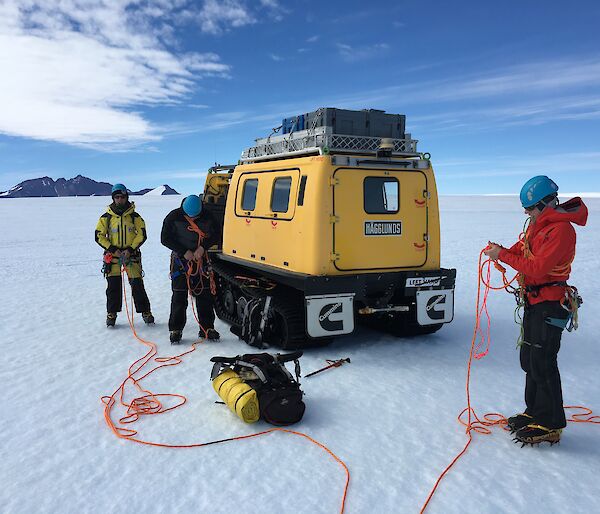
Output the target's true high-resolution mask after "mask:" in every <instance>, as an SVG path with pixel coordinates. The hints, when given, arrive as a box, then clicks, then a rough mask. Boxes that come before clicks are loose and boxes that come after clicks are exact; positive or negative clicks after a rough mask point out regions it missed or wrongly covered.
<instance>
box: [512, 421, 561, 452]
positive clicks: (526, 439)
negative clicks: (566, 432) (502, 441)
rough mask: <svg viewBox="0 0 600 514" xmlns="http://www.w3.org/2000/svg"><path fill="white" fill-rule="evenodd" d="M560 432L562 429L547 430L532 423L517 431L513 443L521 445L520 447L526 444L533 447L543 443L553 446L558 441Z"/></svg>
mask: <svg viewBox="0 0 600 514" xmlns="http://www.w3.org/2000/svg"><path fill="white" fill-rule="evenodd" d="M561 432H562V428H548V427H544V426H542V425H536V424H534V423H532V424H530V425H527V426H525V427H523V428H522V429H521V430H517V433H516V435H515V442H519V443H522V446H525V445H526V444H530V445H532V446H533V445H534V444H540V443H543V442H548V443H550V445H553V444H554V443H558V442H559V441H560V433H561Z"/></svg>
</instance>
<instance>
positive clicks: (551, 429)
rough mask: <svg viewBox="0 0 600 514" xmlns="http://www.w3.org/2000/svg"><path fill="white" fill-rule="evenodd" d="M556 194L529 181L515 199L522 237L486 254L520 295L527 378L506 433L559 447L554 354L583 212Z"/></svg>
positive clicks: (543, 183) (540, 180) (552, 187)
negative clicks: (521, 403)
mask: <svg viewBox="0 0 600 514" xmlns="http://www.w3.org/2000/svg"><path fill="white" fill-rule="evenodd" d="M557 192H558V186H557V185H556V184H555V183H554V182H553V181H552V180H550V179H549V178H548V177H546V176H537V177H533V178H532V179H530V180H528V181H527V182H526V183H525V185H524V186H523V188H522V189H521V195H520V198H521V204H522V205H523V208H524V209H525V213H526V214H528V215H529V218H530V223H529V226H528V228H527V230H526V231H525V235H524V238H523V239H522V240H520V241H518V242H517V243H516V244H514V245H513V246H512V247H511V248H503V247H502V246H500V245H497V244H495V243H490V245H489V247H488V248H487V249H486V250H485V254H486V255H487V256H488V257H490V258H491V259H493V260H500V261H502V262H505V263H506V264H508V265H509V266H511V267H512V268H514V269H515V270H517V271H518V272H519V274H520V284H521V287H522V288H523V289H524V294H525V311H524V315H523V344H522V345H521V351H520V360H521V368H522V369H523V371H525V373H526V378H525V405H526V409H525V412H523V413H522V414H516V415H514V416H511V417H510V418H508V426H509V428H510V429H511V431H513V432H516V438H517V440H519V441H521V442H523V443H539V442H542V441H548V442H550V443H555V442H558V441H559V440H560V433H561V431H562V429H563V428H564V427H565V426H566V425H567V422H566V418H565V411H564V408H563V399H562V389H561V382H560V373H559V371H558V363H557V355H558V350H559V349H560V339H561V335H562V331H563V329H564V325H563V324H562V323H561V321H564V322H565V324H566V320H567V318H568V317H569V311H568V310H567V309H566V308H565V307H564V306H563V304H565V305H566V306H568V303H567V302H565V301H564V300H565V299H566V298H567V294H568V290H567V287H566V286H567V283H566V281H567V279H568V278H569V274H570V272H571V263H572V262H573V259H574V257H575V241H576V235H575V229H574V228H573V225H572V224H573V223H575V224H577V225H581V226H583V225H585V224H586V221H587V215H588V211H587V207H586V206H585V204H584V203H583V201H582V200H581V198H573V199H571V200H569V201H567V202H565V203H563V204H559V203H558V193H557ZM561 300H562V302H561ZM561 325H562V326H561Z"/></svg>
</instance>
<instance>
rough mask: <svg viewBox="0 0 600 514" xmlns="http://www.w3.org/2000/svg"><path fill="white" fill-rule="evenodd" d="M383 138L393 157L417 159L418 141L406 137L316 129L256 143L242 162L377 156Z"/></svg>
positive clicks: (258, 140) (245, 154) (242, 158)
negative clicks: (351, 133)
mask: <svg viewBox="0 0 600 514" xmlns="http://www.w3.org/2000/svg"><path fill="white" fill-rule="evenodd" d="M382 139H388V141H389V142H391V143H393V145H394V147H393V150H392V155H393V156H402V157H416V156H419V155H420V154H419V153H418V152H417V142H418V141H417V140H416V139H411V137H410V134H406V138H405V139H390V138H381V137H365V136H350V135H344V134H334V133H333V131H332V128H331V127H327V126H324V127H314V128H310V129H308V130H300V131H298V132H291V133H290V134H284V135H277V136H276V135H273V134H271V135H270V136H269V137H266V138H259V139H257V140H256V145H255V146H251V147H250V148H246V149H245V150H244V151H243V152H242V157H241V159H240V162H243V163H247V162H258V161H265V160H271V159H281V158H285V157H299V156H304V155H327V154H332V153H345V154H346V153H351V154H371V153H372V154H376V152H377V150H378V149H379V147H380V145H381V140H382Z"/></svg>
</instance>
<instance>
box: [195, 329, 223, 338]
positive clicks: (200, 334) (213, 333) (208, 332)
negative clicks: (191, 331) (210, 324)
mask: <svg viewBox="0 0 600 514" xmlns="http://www.w3.org/2000/svg"><path fill="white" fill-rule="evenodd" d="M198 337H199V338H200V339H204V337H206V339H208V340H209V341H218V340H219V339H221V334H219V333H218V332H217V331H216V330H215V329H214V328H207V329H206V335H205V334H204V330H202V329H200V331H199V332H198Z"/></svg>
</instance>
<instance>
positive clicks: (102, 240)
mask: <svg viewBox="0 0 600 514" xmlns="http://www.w3.org/2000/svg"><path fill="white" fill-rule="evenodd" d="M109 228H110V227H109V218H108V217H106V216H100V219H99V220H98V224H97V225H96V232H95V239H96V243H98V244H99V245H100V246H101V247H102V248H104V249H105V250H108V249H109V248H110V246H111V242H110V240H109V239H108V237H107V235H108V234H109Z"/></svg>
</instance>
